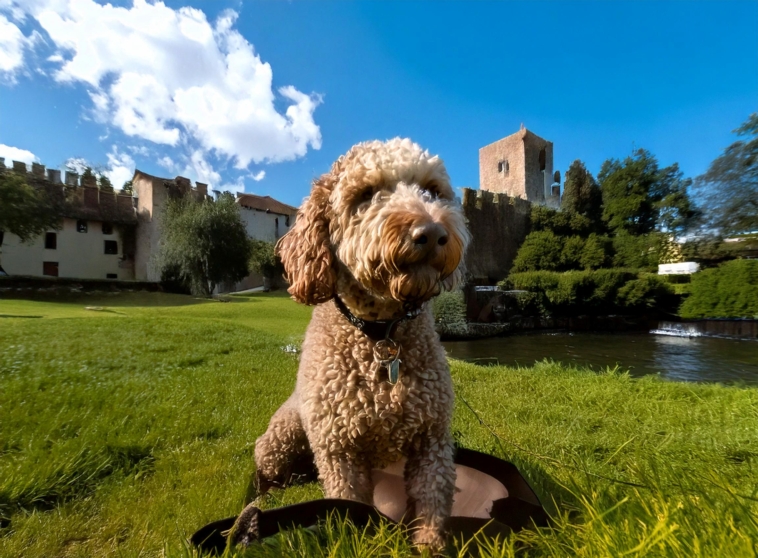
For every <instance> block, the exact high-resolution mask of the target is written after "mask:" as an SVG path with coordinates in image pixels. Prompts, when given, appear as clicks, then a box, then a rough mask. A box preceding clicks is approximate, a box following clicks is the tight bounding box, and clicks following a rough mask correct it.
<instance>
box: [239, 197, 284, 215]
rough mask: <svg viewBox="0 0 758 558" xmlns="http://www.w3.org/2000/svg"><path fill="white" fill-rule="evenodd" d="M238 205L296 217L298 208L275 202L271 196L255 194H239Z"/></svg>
mask: <svg viewBox="0 0 758 558" xmlns="http://www.w3.org/2000/svg"><path fill="white" fill-rule="evenodd" d="M237 203H238V204H240V205H241V206H242V207H247V208H249V209H257V210H259V211H268V212H270V213H278V214H279V215H295V214H296V213H297V207H292V206H291V205H287V204H286V203H282V202H280V201H278V200H275V199H274V198H272V197H271V196H256V195H255V194H237Z"/></svg>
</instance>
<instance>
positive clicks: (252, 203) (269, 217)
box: [230, 194, 297, 291]
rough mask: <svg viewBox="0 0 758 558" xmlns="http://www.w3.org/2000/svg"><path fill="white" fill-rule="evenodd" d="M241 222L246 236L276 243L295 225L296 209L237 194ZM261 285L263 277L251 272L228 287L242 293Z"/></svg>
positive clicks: (265, 198)
mask: <svg viewBox="0 0 758 558" xmlns="http://www.w3.org/2000/svg"><path fill="white" fill-rule="evenodd" d="M237 203H238V204H239V206H240V215H241V217H242V222H243V223H245V229H246V230H247V235H248V236H249V237H250V238H257V239H259V240H265V241H267V242H276V241H277V240H279V239H280V238H281V237H282V236H284V235H285V234H286V233H287V231H289V230H290V228H292V226H293V225H294V224H295V218H296V217H297V208H296V207H292V206H291V205H287V204H286V203H282V202H280V201H278V200H275V199H274V198H272V197H270V196H256V195H254V194H237ZM261 285H263V277H261V276H260V275H259V274H257V273H255V272H253V273H251V274H250V275H248V276H247V277H246V278H245V279H243V280H242V281H240V282H239V283H237V284H236V285H234V286H233V287H230V290H235V291H242V290H245V289H252V288H254V287H260V286H261Z"/></svg>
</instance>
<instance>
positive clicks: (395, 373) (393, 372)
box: [387, 358, 403, 385]
mask: <svg viewBox="0 0 758 558" xmlns="http://www.w3.org/2000/svg"><path fill="white" fill-rule="evenodd" d="M401 362H403V361H402V360H400V359H399V358H396V359H395V360H393V361H392V362H390V365H389V368H387V372H388V374H389V381H390V383H391V384H392V385H395V384H396V383H397V380H398V378H400V363H401Z"/></svg>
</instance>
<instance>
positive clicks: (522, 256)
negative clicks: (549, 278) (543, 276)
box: [513, 231, 562, 272]
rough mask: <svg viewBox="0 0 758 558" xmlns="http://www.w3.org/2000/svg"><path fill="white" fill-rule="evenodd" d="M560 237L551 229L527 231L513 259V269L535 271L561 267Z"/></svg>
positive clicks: (554, 269)
mask: <svg viewBox="0 0 758 558" xmlns="http://www.w3.org/2000/svg"><path fill="white" fill-rule="evenodd" d="M561 244H562V239H561V238H559V237H557V236H556V235H555V234H554V233H552V232H551V231H535V232H532V233H529V235H528V236H527V237H526V239H524V243H523V244H522V245H521V248H520V249H519V251H518V254H516V259H515V260H514V261H513V270H514V271H516V272H521V271H537V270H538V269H545V270H549V271H556V270H558V269H559V268H560V267H561V252H562V250H561Z"/></svg>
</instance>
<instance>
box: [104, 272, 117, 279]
mask: <svg viewBox="0 0 758 558" xmlns="http://www.w3.org/2000/svg"><path fill="white" fill-rule="evenodd" d="M105 278H106V279H118V274H117V273H106V274H105Z"/></svg>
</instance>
